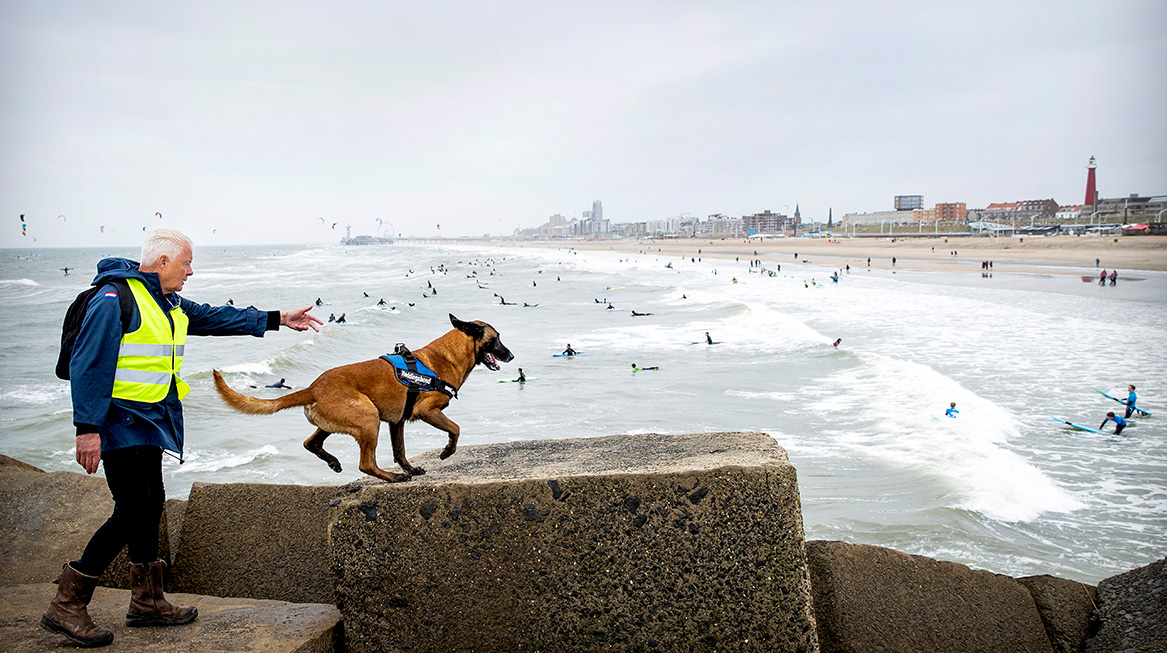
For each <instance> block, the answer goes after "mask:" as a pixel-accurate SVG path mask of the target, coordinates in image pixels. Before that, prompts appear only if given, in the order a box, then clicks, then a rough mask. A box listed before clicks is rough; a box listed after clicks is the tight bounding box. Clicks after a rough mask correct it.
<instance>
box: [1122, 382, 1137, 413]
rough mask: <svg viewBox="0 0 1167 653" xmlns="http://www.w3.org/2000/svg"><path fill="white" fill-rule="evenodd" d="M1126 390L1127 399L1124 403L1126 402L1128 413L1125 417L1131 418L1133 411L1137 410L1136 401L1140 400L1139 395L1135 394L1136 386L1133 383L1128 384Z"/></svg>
mask: <svg viewBox="0 0 1167 653" xmlns="http://www.w3.org/2000/svg"><path fill="white" fill-rule="evenodd" d="M1126 391H1127V395H1126V401H1124V402H1122V403H1124V404H1126V415H1124V417H1126V418H1127V419H1130V416H1131V413H1133V412H1135V402H1136V401H1138V399H1139V396H1138V395H1137V394H1135V386H1133V385H1128V386H1127V387H1126Z"/></svg>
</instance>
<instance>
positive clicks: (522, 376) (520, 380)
mask: <svg viewBox="0 0 1167 653" xmlns="http://www.w3.org/2000/svg"><path fill="white" fill-rule="evenodd" d="M526 382H527V375H526V374H523V368H521V367H520V368H519V378H517V379H515V383H526Z"/></svg>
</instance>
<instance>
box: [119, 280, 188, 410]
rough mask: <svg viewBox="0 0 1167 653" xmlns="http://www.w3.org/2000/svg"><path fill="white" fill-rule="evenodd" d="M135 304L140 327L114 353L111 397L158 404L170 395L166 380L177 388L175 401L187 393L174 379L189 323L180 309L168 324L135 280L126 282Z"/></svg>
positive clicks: (154, 303)
mask: <svg viewBox="0 0 1167 653" xmlns="http://www.w3.org/2000/svg"><path fill="white" fill-rule="evenodd" d="M126 283H127V284H128V285H129V286H130V290H131V291H132V292H133V293H134V301H135V302H137V304H138V314H139V315H141V317H142V324H141V326H139V327H138V328H137V330H135V331H132V332H130V333H127V334H125V335H123V336H122V343H121V347H120V348H119V349H118V365H117V371H116V372H115V373H114V377H113V397H114V398H115V399H128V400H130V401H142V402H146V403H152V404H154V403H158V402H160V401H162V400H163V399H165V398H166V393H168V392H169V391H170V380H171V379H174V382H175V384H177V386H178V398H179V399H182V398H183V397H185V396H186V395H187V393H189V392H190V386H189V385H187V384H186V382H185V381H183V380H182V379H180V378H179V377H178V372H179V371H180V370H181V369H182V353H183V349H184V348H185V347H186V330H187V326H188V325H189V324H190V319H189V318H187V316H186V313H184V312H183V311H182V308H181V307H179V306H175V307H174V309H172V310H171V311H170V318H171V320H173V321H174V330H173V331H172V330H171V328H170V320H167V319H166V314H165V313H163V312H162V309H161V308H160V307H159V306H158V302H156V301H155V300H154V297H153V296H152V295H151V294H150V291H148V290H146V286H145V284H143V283H142V282H141V281H139V280H138V279H126Z"/></svg>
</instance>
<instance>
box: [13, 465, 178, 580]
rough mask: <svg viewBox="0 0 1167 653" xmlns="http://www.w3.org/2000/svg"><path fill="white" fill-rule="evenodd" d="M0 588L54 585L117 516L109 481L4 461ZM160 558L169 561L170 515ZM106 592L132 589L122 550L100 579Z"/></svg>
mask: <svg viewBox="0 0 1167 653" xmlns="http://www.w3.org/2000/svg"><path fill="white" fill-rule="evenodd" d="M0 458H3V460H0V586H7V585H21V584H24V583H45V582H52V581H54V580H55V579H56V578H57V576H58V575H59V574H60V573H61V566H62V565H64V564H65V563H66V562H68V561H70V560H76V559H78V558H80V557H81V552H82V551H83V550H84V549H85V545H86V544H87V543H88V542H89V538H90V537H92V536H93V533H94V532H96V531H97V529H98V527H100V526H101V525H102V524H104V523H105V520H106V519H108V518H109V516H110V514H111V513H112V512H113V497H112V496H110V493H109V487H108V486H106V484H105V479H104V478H101V477H98V476H87V475H85V474H76V473H73V472H45V471H43V470H41V469H38V468H36V467H33V466H32V465H28V464H26V463H22V462H20V461H18V460H15V459H13V458H9V457H7V456H0ZM159 531H160V533H161V534H162V536H161V537H160V538H159V542H158V553H159V557H160V558H162V559H164V560H166V559H169V556H170V547H169V541H168V538H166V536H165V534H166V532H167V520H166V515H165V514H164V515H163V516H162V523H161V524H160V525H159ZM100 583H101V584H102V585H104V586H107V587H121V588H127V587H129V558H128V557H127V556H126V552H125V551H124V550H123V551H122V552H121V554H119V555H118V557H117V559H115V560H114V562H113V564H111V565H110V567H109V569H107V570H106V572H105V574H103V575H102V576H101V580H100Z"/></svg>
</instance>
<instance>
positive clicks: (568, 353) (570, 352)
mask: <svg viewBox="0 0 1167 653" xmlns="http://www.w3.org/2000/svg"><path fill="white" fill-rule="evenodd" d="M563 355H564V356H575V350H574V349H572V348H571V343H570V342H569V343H567V349H564V350H563Z"/></svg>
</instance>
